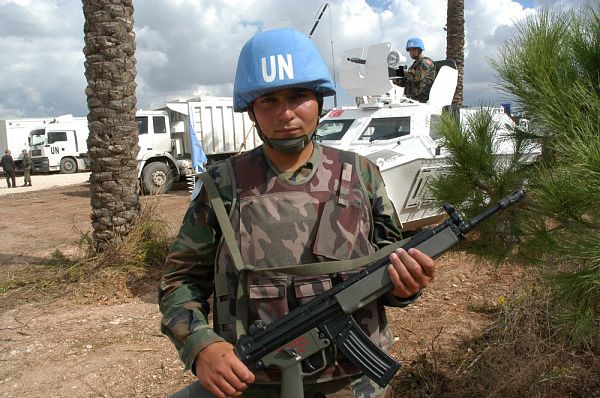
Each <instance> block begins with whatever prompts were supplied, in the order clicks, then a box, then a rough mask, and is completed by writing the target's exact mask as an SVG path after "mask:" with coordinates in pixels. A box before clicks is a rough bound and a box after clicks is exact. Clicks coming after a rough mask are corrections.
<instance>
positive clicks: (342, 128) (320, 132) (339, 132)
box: [315, 119, 354, 141]
mask: <svg viewBox="0 0 600 398" xmlns="http://www.w3.org/2000/svg"><path fill="white" fill-rule="evenodd" d="M352 122H354V120H353V119H336V120H323V121H322V122H321V123H319V127H317V132H316V133H315V139H317V140H319V141H323V140H341V139H342V137H343V136H344V134H346V131H348V128H350V125H351V124H352Z"/></svg>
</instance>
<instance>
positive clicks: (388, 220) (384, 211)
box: [159, 143, 410, 397]
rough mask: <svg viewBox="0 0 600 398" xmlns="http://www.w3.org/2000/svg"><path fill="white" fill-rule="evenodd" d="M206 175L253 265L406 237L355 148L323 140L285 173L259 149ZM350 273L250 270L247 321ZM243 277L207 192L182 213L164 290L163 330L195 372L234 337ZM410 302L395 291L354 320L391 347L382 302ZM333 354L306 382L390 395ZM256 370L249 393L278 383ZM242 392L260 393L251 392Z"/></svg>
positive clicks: (338, 254)
mask: <svg viewBox="0 0 600 398" xmlns="http://www.w3.org/2000/svg"><path fill="white" fill-rule="evenodd" d="M208 173H209V174H210V176H211V177H212V179H213V180H214V181H215V183H216V185H217V187H218V189H219V194H220V196H221V199H222V200H223V202H224V205H225V208H226V209H227V211H228V213H229V217H230V221H231V223H232V226H233V227H234V231H235V233H236V240H237V245H238V247H239V248H240V251H241V253H242V257H243V260H244V263H245V264H252V265H254V266H256V267H260V268H267V269H268V268H272V267H275V266H281V265H292V264H305V263H311V262H320V261H326V260H331V259H353V258H358V257H361V256H365V255H368V254H370V253H373V252H374V251H375V250H376V249H377V248H380V247H383V246H385V245H388V244H390V243H392V242H395V241H397V240H399V239H400V223H399V220H398V217H397V215H396V212H395V209H394V207H393V204H392V202H391V201H390V200H389V198H388V196H387V193H386V191H385V186H384V184H383V180H382V178H381V175H380V173H379V171H378V170H377V168H376V167H375V166H374V165H373V164H372V163H371V162H370V161H369V160H367V159H366V158H364V157H359V156H358V155H356V154H355V153H351V152H345V151H339V150H337V149H332V148H327V147H323V146H320V145H318V144H316V143H315V150H314V151H313V154H312V156H311V158H310V159H309V161H308V162H307V163H306V164H305V165H304V166H303V167H301V168H300V169H299V170H297V172H295V173H291V174H290V175H282V174H281V173H279V172H277V170H276V169H275V167H274V166H272V165H271V163H270V162H269V160H268V158H267V157H266V156H265V155H264V153H263V149H262V147H258V148H256V149H254V150H252V151H250V152H248V153H246V154H244V155H242V156H239V157H237V158H233V159H230V160H228V161H224V162H220V163H217V164H215V165H213V166H212V167H211V168H210V169H209V170H208ZM215 270H216V271H215ZM215 272H216V275H215ZM222 276H225V277H226V278H225V279H226V285H227V288H226V289H225V290H226V294H224V293H223V292H219V291H217V292H215V284H214V279H215V278H217V279H219V278H220V277H222ZM348 276H349V275H348V274H347V273H340V274H336V275H320V276H314V277H291V276H290V275H286V274H280V273H275V272H269V271H267V272H262V273H256V274H251V276H250V278H249V283H248V286H247V288H248V293H249V294H248V296H249V298H250V300H249V303H248V325H249V326H250V327H252V325H253V324H254V321H257V320H261V321H263V322H265V323H266V324H268V323H270V322H272V321H274V320H275V319H278V318H280V317H281V316H283V315H285V314H286V313H287V312H288V311H289V310H291V309H293V308H294V307H295V306H297V305H300V304H303V303H304V302H306V301H308V300H310V299H311V298H312V297H314V296H315V295H316V294H319V293H321V292H323V291H325V290H326V289H329V288H330V287H331V286H332V285H333V284H335V283H336V282H337V281H340V280H343V279H345V278H347V277H348ZM238 280H239V278H238V275H237V274H236V269H235V267H233V265H232V260H231V256H230V253H229V250H228V248H227V245H226V244H225V243H224V242H223V241H222V239H221V230H220V228H219V225H218V222H217V219H216V217H215V214H214V211H213V210H212V208H211V204H210V202H209V199H208V196H207V193H206V190H204V189H203V190H202V191H201V194H200V195H199V197H198V198H196V199H195V200H193V201H192V203H191V204H190V207H189V208H188V210H187V213H186V215H185V217H184V220H183V224H182V226H181V229H180V231H179V234H178V236H177V238H176V241H175V243H174V244H173V247H172V248H171V252H170V253H169V255H168V257H167V260H166V263H165V272H164V275H163V279H162V282H161V288H160V292H159V301H160V309H161V312H162V313H163V319H162V326H161V330H162V332H163V333H165V334H166V335H167V336H168V337H169V338H170V339H171V340H172V341H173V343H174V344H175V346H176V348H177V349H178V351H179V355H180V357H181V359H182V360H183V362H184V363H185V366H186V368H187V369H192V370H193V363H194V359H195V357H196V355H197V354H198V352H200V351H201V350H202V349H203V348H204V347H206V346H208V345H210V344H212V343H214V342H217V341H222V340H227V341H229V342H231V343H234V342H235V339H236V331H235V297H236V295H235V291H236V289H237V283H238ZM213 293H215V294H214V298H213V300H214V307H215V308H217V309H218V310H216V311H214V313H213V317H214V321H213V323H214V329H213V328H211V327H210V326H209V325H208V320H207V317H208V314H209V311H210V305H209V302H208V300H209V298H210V297H211V295H213ZM409 302H410V300H406V301H402V300H400V299H398V298H396V297H394V296H392V295H389V294H388V295H386V296H384V297H382V298H381V299H380V300H378V301H377V302H374V303H372V304H371V305H370V306H367V307H365V308H363V309H361V310H360V311H358V312H357V313H356V314H355V319H356V321H357V323H358V324H359V325H360V326H361V327H362V328H363V330H364V331H365V333H367V335H369V336H370V337H371V339H372V340H373V341H374V342H375V343H377V344H378V345H379V346H381V347H382V348H384V349H388V348H389V347H390V346H391V344H392V339H391V333H390V331H389V328H388V325H387V320H386V317H385V310H384V305H393V306H403V305H406V304H408V303H409ZM333 355H334V353H333V352H330V353H329V356H330V358H329V359H330V361H331V362H330V363H333V364H332V365H331V366H329V367H327V368H326V369H325V370H323V371H321V372H318V373H317V374H315V375H312V376H310V377H309V378H306V379H305V384H308V385H310V384H314V383H326V384H323V385H327V383H330V384H331V383H335V382H336V381H337V382H338V384H340V383H339V381H342V383H341V385H347V384H349V383H350V382H351V381H353V382H352V388H353V390H354V394H355V395H356V396H362V397H374V396H380V395H381V394H382V390H381V389H379V388H378V387H377V386H376V385H374V383H371V382H370V381H369V380H366V382H365V380H364V379H367V378H366V377H362V378H361V377H360V372H359V370H358V369H357V368H356V367H354V365H352V364H351V363H349V362H348V361H347V360H345V358H343V357H341V356H338V357H336V358H333ZM255 375H256V381H255V383H254V384H253V385H252V386H251V388H250V389H249V390H252V388H256V389H257V390H260V389H261V388H264V387H265V384H270V383H275V384H276V383H278V381H279V377H280V376H279V371H278V370H274V369H267V370H266V371H259V372H256V373H255ZM261 385H262V387H261ZM319 385H320V384H319ZM347 390H348V391H349V390H350V388H347ZM244 396H252V393H251V392H248V391H247V392H246V393H245V394H244ZM257 396H260V394H258V395H257Z"/></svg>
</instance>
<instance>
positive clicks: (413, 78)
mask: <svg viewBox="0 0 600 398" xmlns="http://www.w3.org/2000/svg"><path fill="white" fill-rule="evenodd" d="M406 51H408V53H409V55H410V57H411V58H412V59H414V60H415V62H413V64H412V65H411V66H410V68H408V70H407V71H406V72H405V74H404V76H405V78H406V79H405V87H404V96H405V97H408V98H411V99H414V100H417V101H419V102H427V101H428V100H429V91H430V90H431V85H432V84H433V80H434V79H435V64H434V62H433V61H432V60H431V59H430V58H428V57H425V56H424V55H423V51H425V45H424V44H423V40H421V39H420V38H419V37H411V38H410V39H408V41H407V42H406Z"/></svg>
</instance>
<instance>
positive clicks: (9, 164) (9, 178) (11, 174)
mask: <svg viewBox="0 0 600 398" xmlns="http://www.w3.org/2000/svg"><path fill="white" fill-rule="evenodd" d="M0 163H2V168H3V169H4V173H5V174H6V185H8V187H9V188H10V187H13V188H16V187H17V182H16V181H15V169H16V168H17V166H15V161H14V160H13V158H12V156H11V153H10V149H7V150H6V151H4V156H2V160H0ZM11 182H12V185H11Z"/></svg>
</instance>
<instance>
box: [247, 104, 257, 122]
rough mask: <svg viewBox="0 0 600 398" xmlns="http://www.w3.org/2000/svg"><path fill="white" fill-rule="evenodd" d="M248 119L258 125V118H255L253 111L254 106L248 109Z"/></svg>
mask: <svg viewBox="0 0 600 398" xmlns="http://www.w3.org/2000/svg"><path fill="white" fill-rule="evenodd" d="M248 117H249V118H250V120H252V123H256V117H255V116H254V109H252V104H250V106H249V107H248Z"/></svg>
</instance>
